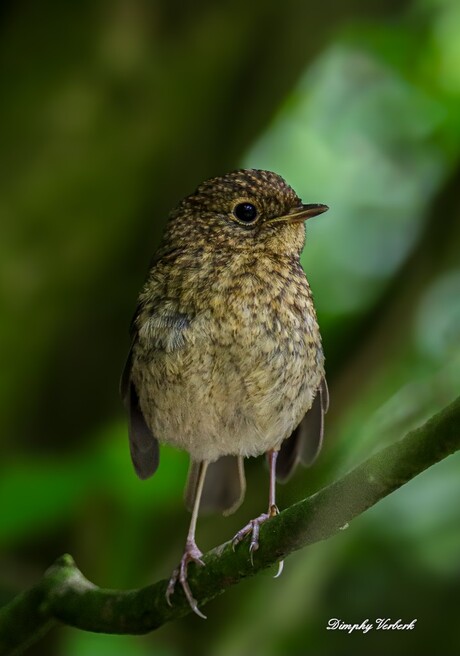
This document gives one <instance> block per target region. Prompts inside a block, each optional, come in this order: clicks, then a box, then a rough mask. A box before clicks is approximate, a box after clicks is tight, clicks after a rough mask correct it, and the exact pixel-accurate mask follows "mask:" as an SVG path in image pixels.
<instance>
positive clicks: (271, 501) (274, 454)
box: [232, 449, 283, 578]
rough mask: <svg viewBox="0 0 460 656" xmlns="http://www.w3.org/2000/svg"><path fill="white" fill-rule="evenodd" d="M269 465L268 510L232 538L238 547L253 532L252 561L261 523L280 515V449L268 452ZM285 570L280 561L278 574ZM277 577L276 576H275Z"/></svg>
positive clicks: (250, 549) (251, 543)
mask: <svg viewBox="0 0 460 656" xmlns="http://www.w3.org/2000/svg"><path fill="white" fill-rule="evenodd" d="M267 458H268V466H269V468H270V489H269V494H268V512H266V513H262V514H261V515H259V517H256V518H255V519H252V520H251V521H250V522H249V523H248V524H246V526H244V527H243V528H242V529H241V530H240V531H238V533H237V534H236V535H235V537H234V538H233V540H232V545H233V548H235V547H236V545H237V544H239V543H240V542H241V541H242V540H244V538H245V537H246V536H247V535H249V534H251V542H250V545H249V552H250V554H251V562H252V559H253V553H254V551H257V549H258V548H259V530H260V525H261V524H263V523H264V522H266V521H267V519H270V517H275V515H278V513H279V510H278V506H277V505H276V501H275V486H276V459H277V458H278V451H277V450H275V449H271V450H270V451H268V452H267ZM282 571H283V561H281V562H280V563H279V566H278V573H277V574H276V576H279V575H280V574H281V572H282ZM275 578H276V577H275Z"/></svg>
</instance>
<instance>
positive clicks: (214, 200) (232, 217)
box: [123, 170, 327, 560]
mask: <svg viewBox="0 0 460 656" xmlns="http://www.w3.org/2000/svg"><path fill="white" fill-rule="evenodd" d="M235 208H239V209H235ZM325 209H327V208H326V207H325V206H305V205H302V203H301V200H300V199H299V197H298V196H297V194H296V193H295V192H294V190H293V189H292V188H291V187H290V186H289V185H288V184H287V183H286V182H285V181H284V180H283V179H282V178H281V177H280V176H278V175H276V174H275V173H271V172H269V171H259V170H239V171H234V172H231V173H228V174H227V175H224V176H222V177H219V178H213V179H211V180H208V181H206V182H204V183H203V184H202V185H200V186H199V187H198V189H197V190H196V192H195V193H194V194H192V195H191V196H189V197H187V198H185V199H184V200H183V201H182V202H181V203H180V204H179V205H178V207H177V208H176V209H175V210H174V211H173V212H171V215H170V218H169V222H168V224H167V227H166V231H165V235H164V238H163V242H162V245H161V246H160V249H159V251H158V253H157V255H156V257H155V260H154V264H153V266H152V269H151V271H150V273H149V276H148V278H147V281H146V283H145V285H144V288H143V289H142V291H141V294H140V296H139V303H138V308H137V311H136V314H135V317H134V319H133V324H132V331H133V344H132V349H131V353H130V357H129V359H128V363H127V368H126V370H125V372H124V375H123V387H124V396H125V398H126V399H127V404H128V405H129V406H130V418H131V421H130V424H131V427H130V439H131V453H132V457H133V461H134V464H135V467H136V470H137V472H138V474H139V475H140V476H141V477H145V476H148V475H150V474H151V473H153V471H154V470H155V469H156V466H157V464H158V449H157V444H156V441H157V440H158V441H159V442H165V443H168V444H172V445H174V446H176V447H179V448H181V449H184V450H186V451H187V452H188V453H189V454H190V457H191V460H192V462H194V463H201V462H206V463H207V464H209V463H213V462H215V461H217V460H218V459H219V458H221V457H222V456H236V457H238V458H240V457H242V456H256V455H260V454H262V453H264V452H269V451H271V450H274V451H278V450H279V449H281V456H280V459H281V458H282V455H283V448H284V447H283V442H284V441H285V440H287V438H289V437H290V436H291V435H293V437H292V438H291V440H292V441H294V440H296V446H295V448H294V449H293V448H292V445H291V446H290V447H289V448H286V453H288V454H289V458H290V463H289V465H288V464H286V463H287V459H285V466H284V469H285V470H287V471H284V474H286V473H288V471H289V470H290V469H291V468H292V466H293V465H294V464H295V462H296V461H297V460H298V459H299V458H302V448H301V442H302V440H303V441H305V440H307V441H308V440H310V447H309V449H310V460H311V459H312V455H313V456H314V454H315V453H316V451H317V448H318V445H319V443H320V440H321V435H322V415H323V413H324V410H325V403H326V401H325V396H326V395H325V389H326V388H325V387H324V383H323V380H324V358H323V351H322V347H321V338H320V333H319V329H318V324H317V321H316V314H315V310H314V306H313V300H312V296H311V292H310V288H309V285H308V282H307V279H306V277H305V274H304V272H303V270H302V267H301V265H300V253H301V251H302V248H303V246H304V241H305V226H304V220H305V218H307V217H308V216H313V215H315V214H319V213H321V212H322V211H325ZM254 211H255V219H254V220H252V219H251V220H248V216H249V218H250V217H251V216H252V214H253V213H254ZM238 214H241V215H242V217H243V218H242V219H241V220H240V219H239V218H238ZM318 390H320V393H322V391H324V397H323V398H322V399H321V402H320V403H318V402H317V405H318V408H319V411H318V412H315V413H314V414H316V415H317V416H318V417H320V424H321V425H319V424H318V423H317V429H316V430H317V431H318V430H319V431H320V433H321V435H319V434H318V435H316V436H315V435H310V436H308V435H305V434H303V435H301V431H300V432H299V428H298V427H299V426H300V425H301V424H302V420H303V418H304V417H305V415H306V413H307V412H308V410H309V409H310V408H311V407H312V404H313V402H314V399H315V396H317V391H318ZM318 397H319V395H318ZM318 397H317V398H318ZM296 431H297V432H296ZM149 436H150V437H149ZM315 442H316V444H315ZM312 443H313V447H312V446H311V444H312ZM292 454H294V455H292ZM307 459H308V458H307ZM275 460H276V459H275ZM291 461H292V462H291ZM222 462H223V461H222ZM280 465H282V461H281V460H280V461H279V466H280ZM222 471H223V470H222ZM281 473H282V475H283V472H281ZM233 475H234V474H233ZM224 478H225V477H224V476H222V485H224V484H225V480H224ZM240 478H241V485H240V488H243V487H244V479H243V477H242V475H241V472H240ZM192 479H193V477H192ZM195 479H196V477H195ZM190 485H191V486H192V492H191V495H189V496H191V498H193V497H194V492H195V487H196V480H192V481H191V483H190ZM194 486H195V487H194ZM215 496H216V498H217V496H218V495H217V493H216V495H215ZM241 496H242V494H241V490H240V493H238V492H235V493H233V494H231V495H227V497H226V496H225V494H224V495H223V496H222V497H219V498H224V499H225V498H226V501H221V502H219V503H220V505H221V506H223V507H227V508H229V507H230V506H235V505H236V503H237V502H238V501H240V500H241V498H240V497H241ZM204 500H208V505H211V506H212V505H213V503H212V501H213V489H208V488H206V486H205V488H204ZM219 503H216V505H219ZM193 559H194V558H192V560H193Z"/></svg>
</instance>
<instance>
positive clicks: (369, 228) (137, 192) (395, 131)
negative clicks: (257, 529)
mask: <svg viewBox="0 0 460 656" xmlns="http://www.w3.org/2000/svg"><path fill="white" fill-rule="evenodd" d="M0 21H1V27H0V31H1V34H0V58H1V70H0V80H1V89H2V99H1V103H0V131H1V139H0V143H1V148H0V167H1V175H0V216H1V235H0V272H1V278H0V284H1V288H0V295H1V296H0V299H1V306H0V307H1V322H0V343H1V369H0V375H1V380H0V409H1V443H2V450H1V463H0V545H1V559H0V598H1V600H2V601H6V600H7V599H9V598H11V596H12V595H14V594H15V593H16V592H18V591H20V590H22V589H24V588H26V587H28V586H30V585H32V584H33V583H34V582H35V581H36V580H37V579H38V578H39V577H40V575H41V574H42V572H43V570H44V569H45V568H46V567H47V566H48V565H50V564H51V563H52V562H53V560H54V559H55V558H56V557H57V556H59V555H60V554H62V553H63V552H70V553H71V554H72V555H73V556H74V557H75V559H76V561H77V564H78V565H79V567H80V568H81V569H82V571H83V572H84V573H85V575H86V576H87V577H88V578H89V579H90V580H92V581H94V582H95V583H96V584H98V585H101V586H105V587H123V588H125V587H126V588H127V587H137V586H142V585H146V584H147V583H149V582H153V581H155V580H157V579H159V578H165V577H167V576H169V573H170V571H171V569H172V568H173V567H174V566H175V565H176V562H177V560H178V558H179V556H180V554H181V552H182V548H183V541H184V538H185V533H186V529H187V523H188V515H187V513H186V511H185V509H184V507H183V504H182V490H183V485H184V481H185V476H186V470H187V458H186V456H185V455H184V454H182V453H178V452H176V451H173V450H170V449H164V450H163V452H162V463H161V467H160V470H159V473H158V474H157V475H156V476H155V477H154V478H153V479H152V480H149V481H146V482H141V481H138V480H137V479H136V477H135V475H134V473H133V470H132V467H131V463H130V458H129V452H128V445H127V437H126V423H125V419H124V417H123V411H122V407H121V403H120V401H119V399H118V392H117V386H118V378H119V373H120V370H121V368H122V364H123V359H124V357H125V353H126V351H127V349H128V324H129V321H130V318H131V314H132V311H133V309H134V306H135V299H136V294H137V292H138V290H139V288H140V286H141V284H142V282H143V278H144V275H145V273H146V270H147V267H148V262H149V259H150V257H151V255H152V253H153V252H154V249H155V247H156V245H157V244H158V241H159V238H160V236H161V232H162V228H163V226H164V223H165V220H166V217H167V213H168V210H169V209H170V208H171V207H173V206H174V205H175V204H176V203H177V202H178V200H179V199H180V198H182V197H183V196H184V195H186V194H188V193H190V192H192V191H193V190H194V188H195V187H196V186H197V184H198V183H199V182H200V181H201V180H202V179H205V178H206V177H210V176H214V175H217V174H220V173H223V172H225V171H227V170H229V169H232V168H237V167H241V166H245V167H256V168H268V169H272V170H274V171H277V172H278V173H280V174H281V175H283V176H284V177H285V178H286V179H287V180H288V182H289V183H290V184H292V185H293V186H294V188H295V189H296V190H297V191H298V193H299V194H300V195H301V196H302V198H303V199H304V201H305V202H324V203H327V204H328V205H329V206H330V207H331V209H330V211H329V212H328V214H326V215H324V216H322V217H320V218H319V219H315V220H312V221H311V222H309V225H308V241H307V248H306V250H305V252H304V256H303V264H304V267H305V269H306V271H307V274H308V276H309V279H310V282H311V285H312V288H313V292H314V296H315V300H316V304H317V308H318V314H319V320H320V324H321V328H322V334H323V338H324V347H325V351H326V356H327V372H328V379H329V384H330V389H331V410H330V413H329V415H328V417H327V433H326V446H325V449H324V451H323V454H322V456H321V458H320V459H319V461H318V463H317V465H316V466H315V467H314V468H313V469H312V470H309V471H305V470H304V471H301V472H298V473H297V474H296V476H295V477H294V478H293V479H292V480H291V482H290V483H289V484H288V485H286V486H283V487H280V489H279V505H280V507H286V506H287V505H289V504H291V503H292V502H294V501H295V500H297V499H299V498H301V497H303V496H305V495H307V494H309V493H311V492H312V491H314V490H316V489H318V488H319V487H320V486H322V485H325V484H327V483H328V482H330V481H331V480H333V479H334V478H336V477H337V476H338V475H340V474H341V473H343V472H345V471H346V470H347V469H349V468H350V467H352V466H353V465H355V464H356V463H358V462H359V461H361V460H362V459H363V458H365V457H366V456H367V455H369V454H370V453H372V452H374V451H375V450H377V449H378V448H380V447H381V446H383V445H384V444H387V443H388V442H390V441H392V440H394V439H397V438H398V437H400V436H401V435H403V434H404V432H405V431H406V430H408V429H410V428H412V427H414V426H416V425H419V424H420V423H422V422H423V421H424V420H425V419H426V418H427V417H429V416H430V415H431V414H432V413H434V412H435V411H437V410H439V409H441V408H442V407H443V406H444V405H446V404H447V403H448V402H450V401H451V400H452V399H453V398H454V397H455V396H456V394H457V393H458V390H459V389H460V340H459V332H460V331H459V325H460V258H459V254H460V220H459V215H460V161H459V155H460V4H459V2H458V0H411V1H403V0H400V1H397V0H372V1H371V2H369V0H349V1H347V2H343V1H342V0H322V2H315V3H312V2H303V1H301V0H299V1H294V0H284V1H283V2H282V3H280V2H279V1H278V0H257V1H254V2H247V1H243V0H236V1H234V2H231V3H230V2H225V1H224V2H219V3H215V2H211V1H210V0H193V1H191V0H183V1H181V2H179V1H178V0H154V1H151V2H149V1H148V0H113V1H108V0H92V1H91V2H90V1H89V0H83V1H81V2H78V3H71V2H67V3H62V2H58V1H57V0H43V1H42V2H40V3H36V2H32V0H25V1H23V2H21V3H14V2H12V1H11V0H10V1H9V2H4V3H2V8H1V14H0ZM459 474H460V458H459V457H458V455H457V457H455V456H453V457H451V458H449V459H447V460H446V461H444V462H442V463H440V464H438V465H436V466H435V467H433V468H432V469H431V470H429V471H427V472H426V473H424V474H423V475H421V476H419V477H418V478H417V479H415V480H414V481H412V482H411V483H410V484H408V485H406V486H405V487H404V488H403V489H401V490H399V491H397V492H396V493H394V494H393V495H392V496H391V497H389V498H387V499H386V500H384V501H383V502H381V503H379V504H378V506H376V507H375V508H373V509H371V510H369V511H368V512H367V513H366V514H365V515H363V516H361V517H359V518H358V519H356V520H355V521H354V522H353V523H352V524H351V525H350V526H349V528H348V529H347V530H345V531H342V532H341V533H340V534H339V535H337V536H336V537H334V538H332V539H330V540H328V541H327V542H325V543H320V544H317V545H314V546H312V547H311V548H309V549H307V550H304V551H302V552H300V553H297V554H296V555H294V556H292V557H290V558H289V559H288V560H287V562H286V567H285V572H284V574H283V576H282V577H281V578H280V579H279V580H276V581H273V580H272V578H271V574H270V573H268V574H267V575H261V576H259V577H257V578H256V579H253V580H249V581H247V582H244V583H242V584H241V585H239V586H238V587H237V588H234V589H232V590H230V591H229V592H228V593H227V594H226V595H225V596H223V597H222V598H220V599H218V600H216V601H215V602H213V603H212V604H210V605H209V606H208V607H207V608H206V613H207V615H208V616H209V619H208V621H207V622H206V623H204V622H202V621H201V620H199V619H197V618H196V617H189V618H185V619H183V620H181V621H178V622H176V623H174V624H171V625H167V626H164V627H163V628H161V629H160V630H159V631H157V632H155V633H154V634H152V635H149V636H143V637H131V636H121V637H120V636H105V635H93V634H89V633H84V632H79V631H76V630H73V629H70V628H61V629H58V630H55V631H54V632H52V633H50V634H49V635H48V636H46V638H45V639H44V640H43V641H42V642H41V643H39V644H38V645H36V646H35V647H33V648H32V649H30V651H29V653H30V654H37V655H39V654H47V655H48V656H53V655H56V656H93V655H94V656H96V655H99V654H103V655H107V654H110V655H111V656H118V655H119V654H120V655H121V654H123V655H131V654H132V655H133V656H144V655H148V654H152V653H155V654H161V655H162V656H181V655H182V654H190V653H195V652H196V653H200V654H204V655H205V656H246V655H250V654H251V655H253V654H255V655H256V656H259V655H260V656H277V655H284V654H293V655H300V654H315V655H316V654H324V655H332V654H334V655H337V654H344V655H345V654H349V653H356V654H361V653H362V654H369V653H372V654H388V653H394V654H402V653H404V654H417V655H418V654H435V653H443V654H458V653H459V652H460V637H459V630H458V611H459V599H460V596H459V595H460V557H459V556H460V503H459V502H458V500H459V499H460V475H459ZM247 475H248V481H249V488H248V495H247V501H246V503H245V504H244V506H243V507H242V508H241V509H240V510H239V511H238V513H237V514H236V515H235V516H232V517H230V518H225V519H224V518H222V517H215V516H214V517H213V516H211V517H204V518H202V520H201V521H200V523H199V527H198V540H199V544H200V546H201V547H202V548H203V549H208V548H210V547H212V546H214V545H216V544H219V543H220V542H222V541H224V540H227V539H229V538H230V537H231V536H232V535H233V534H234V533H235V531H236V530H237V529H238V528H240V527H241V525H242V524H243V523H245V522H246V521H247V519H248V518H249V517H252V516H254V515H255V514H258V513H259V512H260V511H261V510H262V509H263V508H264V507H265V504H266V493H267V474H266V471H265V468H264V467H263V466H262V465H261V462H260V461H257V460H252V461H250V462H248V463H247ZM333 617H334V618H340V619H342V620H343V621H345V622H361V621H362V620H364V619H370V620H371V621H373V619H375V618H387V617H388V618H392V619H393V620H396V619H398V618H402V619H403V620H404V621H411V620H412V619H417V620H418V622H417V625H416V629H415V630H414V631H410V632H397V631H394V632H382V631H373V632H370V633H368V634H367V635H362V634H352V635H348V634H345V633H343V632H338V631H335V632H334V631H328V630H326V625H327V621H328V620H329V619H330V618H333Z"/></svg>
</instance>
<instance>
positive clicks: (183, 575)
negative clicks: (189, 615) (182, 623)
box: [166, 542, 207, 620]
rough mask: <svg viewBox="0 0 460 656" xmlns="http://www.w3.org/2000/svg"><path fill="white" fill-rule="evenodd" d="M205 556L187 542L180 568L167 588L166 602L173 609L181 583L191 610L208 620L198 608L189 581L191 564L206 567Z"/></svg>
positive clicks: (172, 576)
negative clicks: (175, 594) (203, 557)
mask: <svg viewBox="0 0 460 656" xmlns="http://www.w3.org/2000/svg"><path fill="white" fill-rule="evenodd" d="M202 556H203V554H202V553H201V551H200V550H199V549H198V547H197V546H196V544H195V543H194V542H187V544H186V545H185V551H184V555H183V556H182V558H181V561H180V564H179V567H177V568H176V569H175V570H174V572H173V573H172V575H171V578H170V579H169V583H168V587H167V588H166V602H167V604H168V606H171V607H172V603H171V596H172V595H173V594H174V590H175V588H176V583H177V582H178V581H179V583H180V585H181V587H182V590H183V591H184V594H185V596H186V598H187V601H188V603H189V606H190V608H191V609H192V610H193V612H194V613H195V614H196V615H198V617H201V618H203V619H204V620H205V619H207V617H206V615H204V614H203V613H202V612H201V611H200V609H199V608H198V602H197V600H196V599H195V597H194V596H193V594H192V591H191V589H190V586H189V584H188V581H187V568H188V565H189V563H191V562H192V563H195V564H196V565H198V566H199V567H204V562H203V560H202Z"/></svg>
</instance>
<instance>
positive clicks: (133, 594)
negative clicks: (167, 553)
mask: <svg viewBox="0 0 460 656" xmlns="http://www.w3.org/2000/svg"><path fill="white" fill-rule="evenodd" d="M459 426H460V397H459V398H458V399H457V400H456V401H454V402H453V403H452V404H451V405H449V406H448V407H447V408H445V409H444V410H442V411H441V412H439V413H438V414H436V415H434V416H433V417H432V418H431V419H430V420H429V421H428V422H427V423H426V424H424V425H423V426H421V427H420V428H418V429H416V430H414V431H411V432H410V433H408V434H407V435H406V436H405V437H404V438H402V439H401V440H399V441H397V442H395V443H393V444H391V445H390V446H388V447H386V448H385V449H383V450H382V451H380V452H379V453H377V454H375V455H373V456H371V457H370V458H368V460H366V461H365V462H363V463H361V464H360V465H358V466H357V467H356V468H355V469H353V470H352V471H351V472H349V473H348V474H346V475H345V476H343V477H342V478H341V479H339V480H338V481H335V482H334V483H332V484H331V485H329V486H328V487H325V488H324V489H322V490H320V491H319V492H317V493H316V494H314V495H312V496H311V497H309V498H308V499H304V500H303V501H300V502H298V503H296V504H294V505H293V506H291V507H290V508H288V509H287V510H285V511H284V512H282V513H281V514H280V515H278V516H277V517H275V518H273V519H271V520H270V521H269V522H267V523H266V524H264V525H263V526H262V528H261V532H260V538H261V546H260V549H259V550H258V551H257V553H256V554H255V558H254V566H252V565H251V562H250V559H249V553H248V548H247V544H244V543H243V544H242V545H239V546H238V548H237V549H236V551H235V552H233V550H232V548H231V545H230V543H229V542H227V543H225V544H223V545H220V546H219V547H216V548H215V549H213V550H212V551H210V552H208V553H207V554H206V556H205V557H204V561H205V563H206V567H204V568H199V569H195V568H194V567H191V569H190V579H189V580H190V584H191V587H192V590H193V591H194V594H195V596H196V598H197V599H199V601H200V606H202V605H204V604H205V603H206V602H208V601H210V600H211V599H213V598H214V597H216V596H217V595H220V594H221V593H222V592H224V591H225V590H226V589H227V588H229V587H230V586H232V585H235V584H236V583H239V582H240V581H241V580H242V579H244V578H246V577H249V576H254V575H255V574H256V573H257V572H259V571H260V570H262V569H265V568H267V567H270V566H272V565H274V564H275V563H276V562H277V561H278V560H279V559H281V558H284V557H285V556H287V555H288V554H290V553H292V552H293V551H296V550H297V549H301V548H302V547H305V546H307V545H309V544H312V543H314V542H318V541H319V540H325V539H326V538H329V537H331V536H332V535H334V534H335V533H337V531H338V530H339V529H340V528H341V527H342V526H344V525H345V524H347V523H348V522H350V521H351V520H352V519H354V518H355V517H357V516H358V515H360V514H361V513H363V512H364V511H365V510H367V509H368V508H370V507H371V506H373V505H374V504H375V503H377V501H379V500H380V499H383V498H384V497H385V496H387V495H388V494H390V493H391V492H393V491H394V490H396V489H397V488H399V487H401V486H402V485H404V483H406V482H407V481H409V480H411V479H412V478H414V477H415V476H417V475H418V474H420V473H421V472H422V471H424V470H425V469H427V468H428V467H430V466H431V465H434V464H435V463H436V462H439V461H440V460H442V459H443V458H446V457H447V456H448V455H450V454H452V453H454V452H455V451H457V450H458V449H459V448H460V430H459ZM166 586H167V581H164V580H163V581H159V582H158V583H155V584H153V585H150V586H148V587H146V588H142V589H140V590H128V591H119V590H105V589H101V588H98V587H96V586H95V585H93V584H92V583H90V582H89V581H88V580H87V579H85V577H84V576H83V574H82V573H81V572H80V571H79V570H78V568H77V567H76V565H75V563H74V561H73V559H72V558H71V556H68V555H66V556H62V557H61V558H59V560H57V562H56V563H55V564H54V565H53V566H52V567H51V568H50V569H49V570H47V572H46V573H45V575H44V577H43V579H42V580H41V581H40V582H39V583H38V584H37V585H35V586H34V587H33V588H31V589H30V590H28V591H26V592H24V593H22V594H21V595H19V596H18V597H16V598H15V599H13V601H11V602H10V603H9V604H8V605H6V606H4V607H3V608H2V609H1V610H0V654H19V653H21V652H22V651H23V650H24V648H25V647H27V646H28V645H30V644H32V643H33V642H35V641H36V640H37V639H38V638H39V637H41V635H43V634H44V633H45V632H46V631H47V630H48V629H49V628H50V627H51V626H53V624H55V623H56V621H60V622H62V623H64V624H68V625H70V626H74V627H77V628H80V629H83V630H86V631H95V632H102V633H125V634H126V633H127V634H139V633H147V632H148V631H152V630H153V629H156V628H158V627H159V626H161V625H162V624H164V623H165V622H169V621H170V620H174V619H177V618H179V617H182V616H184V615H186V614H188V613H190V608H189V606H188V604H187V602H186V600H185V598H184V595H183V594H182V591H181V590H179V589H178V590H177V591H176V593H175V594H174V598H173V601H174V607H173V608H170V607H169V606H168V605H167V604H166V600H165V591H166Z"/></svg>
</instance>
